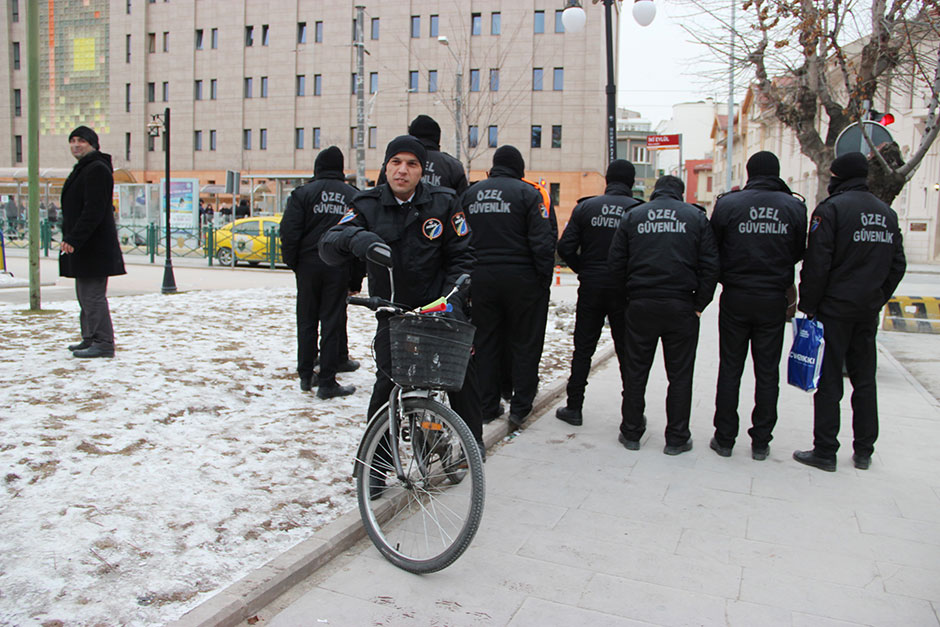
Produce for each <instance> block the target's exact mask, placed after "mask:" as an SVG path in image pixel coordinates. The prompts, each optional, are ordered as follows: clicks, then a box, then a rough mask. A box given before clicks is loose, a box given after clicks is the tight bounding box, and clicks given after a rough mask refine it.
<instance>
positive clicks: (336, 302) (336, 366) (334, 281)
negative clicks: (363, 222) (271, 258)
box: [280, 146, 362, 398]
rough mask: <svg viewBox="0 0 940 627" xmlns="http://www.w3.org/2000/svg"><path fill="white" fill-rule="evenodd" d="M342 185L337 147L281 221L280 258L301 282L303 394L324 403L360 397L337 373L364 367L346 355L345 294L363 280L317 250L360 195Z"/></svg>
mask: <svg viewBox="0 0 940 627" xmlns="http://www.w3.org/2000/svg"><path fill="white" fill-rule="evenodd" d="M343 181H344V175H343V153H342V152H341V151H340V149H339V148H337V147H336V146H330V147H329V148H326V149H325V150H322V151H321V152H320V154H318V155H317V158H316V160H315V161H314V165H313V179H312V180H311V181H310V182H309V183H307V184H306V185H302V186H301V187H298V188H297V189H295V190H294V191H293V192H292V193H291V195H290V197H289V198H288V199H287V207H286V208H285V209H284V215H283V216H282V217H281V228H280V237H281V256H282V258H283V259H284V263H286V264H287V265H288V266H289V267H290V268H291V269H292V270H293V271H294V276H295V279H296V281H297V374H299V375H300V389H302V390H304V391H307V390H310V389H311V387H313V386H316V385H318V386H319V389H318V390H317V396H318V397H320V398H332V397H334V396H346V395H348V394H352V393H353V392H355V391H356V388H355V387H353V386H342V385H339V384H338V383H337V382H336V373H337V372H349V371H352V370H355V369H356V368H358V367H359V364H358V362H355V361H352V360H350V359H348V357H347V355H346V293H347V290H348V291H352V292H357V291H359V285H361V283H362V277H361V276H358V273H355V272H354V270H353V269H352V267H351V264H343V265H342V266H339V267H332V266H328V265H327V264H326V263H324V262H323V260H321V259H320V254H319V248H318V244H319V241H320V237H321V236H322V235H323V234H324V233H325V232H326V231H327V229H329V228H330V227H332V226H334V225H335V224H336V223H337V222H338V221H339V219H340V218H341V217H343V215H345V213H346V211H347V210H348V208H349V202H350V201H351V200H352V198H353V196H355V195H356V193H358V190H357V189H356V188H355V187H352V186H351V185H347V184H346V183H344V182H343ZM353 274H356V276H353ZM318 326H319V327H321V331H322V335H321V336H320V338H319V339H320V347H319V348H320V350H319V357H320V374H319V376H317V375H316V374H315V373H314V371H313V368H314V363H315V362H316V360H317V327H318Z"/></svg>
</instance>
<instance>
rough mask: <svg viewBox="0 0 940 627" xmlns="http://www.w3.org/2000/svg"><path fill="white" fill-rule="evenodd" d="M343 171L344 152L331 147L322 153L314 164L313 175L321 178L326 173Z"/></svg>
mask: <svg viewBox="0 0 940 627" xmlns="http://www.w3.org/2000/svg"><path fill="white" fill-rule="evenodd" d="M342 171H343V151H342V150H340V149H339V148H337V147H336V146H330V147H329V148H325V149H323V150H321V151H320V154H318V155H317V158H316V159H315V160H314V162H313V175H314V176H320V175H321V174H323V173H324V172H342Z"/></svg>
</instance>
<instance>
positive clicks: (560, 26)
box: [555, 9, 565, 33]
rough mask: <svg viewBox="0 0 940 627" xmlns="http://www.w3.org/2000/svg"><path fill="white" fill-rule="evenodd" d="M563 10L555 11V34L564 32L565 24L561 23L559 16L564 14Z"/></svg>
mask: <svg viewBox="0 0 940 627" xmlns="http://www.w3.org/2000/svg"><path fill="white" fill-rule="evenodd" d="M564 12H565V11H564V9H557V10H556V11H555V32H556V33H563V32H565V23H564V22H563V21H561V14H562V13H564Z"/></svg>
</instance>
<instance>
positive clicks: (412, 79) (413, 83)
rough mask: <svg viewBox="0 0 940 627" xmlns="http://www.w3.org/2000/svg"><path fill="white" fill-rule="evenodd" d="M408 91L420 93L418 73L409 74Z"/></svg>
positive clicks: (411, 72)
mask: <svg viewBox="0 0 940 627" xmlns="http://www.w3.org/2000/svg"><path fill="white" fill-rule="evenodd" d="M408 91H418V72H417V71H415V70H412V71H410V72H408Z"/></svg>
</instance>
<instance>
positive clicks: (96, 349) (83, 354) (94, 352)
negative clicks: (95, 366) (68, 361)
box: [72, 345, 114, 359]
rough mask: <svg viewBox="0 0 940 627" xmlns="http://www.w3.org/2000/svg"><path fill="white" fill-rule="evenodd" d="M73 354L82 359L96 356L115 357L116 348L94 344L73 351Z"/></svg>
mask: <svg viewBox="0 0 940 627" xmlns="http://www.w3.org/2000/svg"><path fill="white" fill-rule="evenodd" d="M72 355H73V356H74V357H79V358H81V359H94V358H95V357H114V349H113V348H104V347H103V346H94V345H92V346H89V347H88V348H82V349H79V350H75V351H72Z"/></svg>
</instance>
